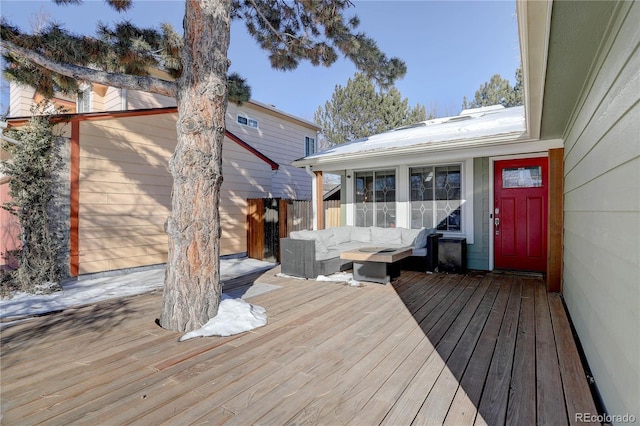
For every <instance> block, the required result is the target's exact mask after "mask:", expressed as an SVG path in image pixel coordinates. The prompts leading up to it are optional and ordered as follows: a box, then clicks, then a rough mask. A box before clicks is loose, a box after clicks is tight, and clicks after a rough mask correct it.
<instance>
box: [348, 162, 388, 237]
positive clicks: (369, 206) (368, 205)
mask: <svg viewBox="0 0 640 426" xmlns="http://www.w3.org/2000/svg"><path fill="white" fill-rule="evenodd" d="M355 185H356V187H355V194H356V200H355V201H356V203H355V214H356V217H355V219H356V226H380V227H383V228H391V227H395V226H396V172H395V171H394V170H382V171H369V172H356V173H355Z"/></svg>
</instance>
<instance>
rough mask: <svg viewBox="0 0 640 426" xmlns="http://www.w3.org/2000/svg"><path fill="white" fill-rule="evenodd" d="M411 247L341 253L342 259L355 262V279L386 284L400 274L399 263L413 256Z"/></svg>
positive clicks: (373, 248) (356, 250)
mask: <svg viewBox="0 0 640 426" xmlns="http://www.w3.org/2000/svg"><path fill="white" fill-rule="evenodd" d="M412 252H413V249H412V248H411V247H402V248H389V247H363V248H359V249H354V250H348V251H344V252H342V253H340V259H345V260H351V261H353V279H355V280H356V281H371V282H375V283H381V284H386V283H388V282H390V281H391V279H392V278H394V277H397V276H398V275H399V273H400V268H399V265H398V263H397V262H398V261H400V260H402V259H404V258H405V257H409V256H411V253H412Z"/></svg>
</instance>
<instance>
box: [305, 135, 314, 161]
mask: <svg viewBox="0 0 640 426" xmlns="http://www.w3.org/2000/svg"><path fill="white" fill-rule="evenodd" d="M315 152H316V140H315V139H314V138H311V137H309V136H305V138H304V156H305V157H307V156H309V155H311V154H315Z"/></svg>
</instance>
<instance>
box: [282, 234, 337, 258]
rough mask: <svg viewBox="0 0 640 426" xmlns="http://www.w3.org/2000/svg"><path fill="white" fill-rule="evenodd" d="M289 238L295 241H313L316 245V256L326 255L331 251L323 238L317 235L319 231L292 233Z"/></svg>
mask: <svg viewBox="0 0 640 426" xmlns="http://www.w3.org/2000/svg"><path fill="white" fill-rule="evenodd" d="M289 236H290V237H291V238H293V239H295V240H313V241H315V245H316V254H318V253H326V252H328V251H329V249H328V248H327V246H326V244H325V243H324V241H323V240H322V237H321V236H320V235H319V234H318V233H317V231H307V230H303V231H291V232H290V233H289Z"/></svg>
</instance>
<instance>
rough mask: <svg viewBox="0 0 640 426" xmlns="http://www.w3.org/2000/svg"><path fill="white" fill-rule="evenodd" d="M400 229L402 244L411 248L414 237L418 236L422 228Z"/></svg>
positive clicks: (414, 242) (413, 243) (414, 243)
mask: <svg viewBox="0 0 640 426" xmlns="http://www.w3.org/2000/svg"><path fill="white" fill-rule="evenodd" d="M401 229H402V244H404V245H405V246H411V247H413V246H415V245H416V237H417V236H418V234H419V233H420V231H421V230H422V229H423V228H420V229H408V228H401Z"/></svg>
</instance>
